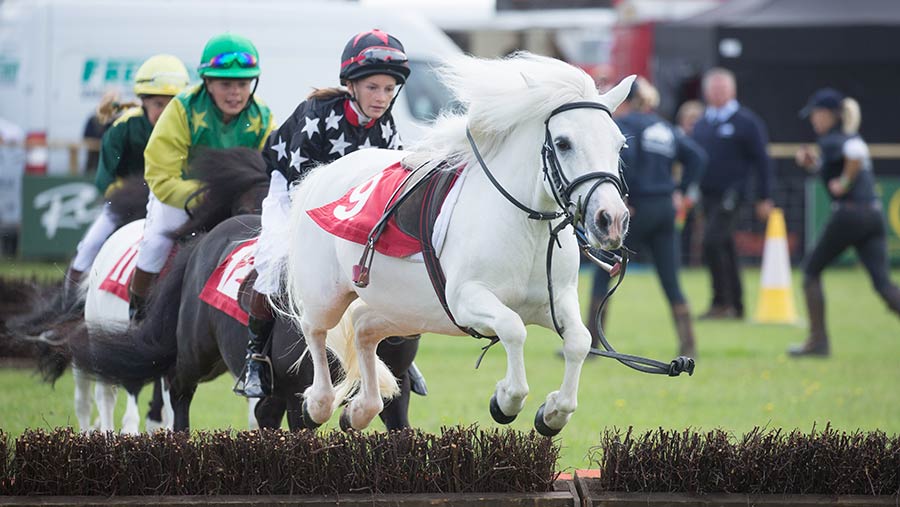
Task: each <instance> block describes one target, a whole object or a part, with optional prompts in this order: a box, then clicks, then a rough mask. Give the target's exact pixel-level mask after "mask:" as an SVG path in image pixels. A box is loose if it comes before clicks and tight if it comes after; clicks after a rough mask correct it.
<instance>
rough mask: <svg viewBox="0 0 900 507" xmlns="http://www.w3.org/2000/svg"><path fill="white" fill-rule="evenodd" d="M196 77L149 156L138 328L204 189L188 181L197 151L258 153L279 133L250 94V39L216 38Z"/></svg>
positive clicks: (135, 284)
mask: <svg viewBox="0 0 900 507" xmlns="http://www.w3.org/2000/svg"><path fill="white" fill-rule="evenodd" d="M198 72H199V74H200V77H201V78H203V83H202V84H200V85H197V86H194V87H191V88H188V89H187V90H185V91H183V92H181V93H179V94H178V95H176V96H175V98H174V99H172V101H171V102H170V103H169V105H168V106H166V109H165V110H164V111H163V112H162V115H161V116H160V117H159V121H158V122H157V124H156V127H154V129H153V133H152V134H151V135H150V140H149V141H148V142H147V148H146V150H144V164H145V170H144V179H146V180H147V186H148V187H150V198H149V201H148V202H147V221H146V222H145V223H144V236H143V238H142V239H141V243H140V246H139V250H138V256H137V267H136V268H135V270H134V276H133V277H132V279H131V285H130V287H129V293H130V296H131V303H130V314H131V315H130V316H131V318H132V320H135V321H139V320H141V319H142V318H143V315H144V311H145V306H146V299H147V295H148V294H149V292H150V288H151V286H152V284H153V282H154V280H155V279H156V277H157V275H158V274H159V272H160V271H161V270H162V268H163V265H164V264H165V263H166V259H168V257H169V253H170V252H171V250H172V246H173V245H174V243H175V240H174V239H172V238H171V237H170V233H171V232H172V231H174V230H176V229H177V228H179V227H181V226H182V225H184V223H185V222H187V220H188V214H187V212H186V211H185V209H184V208H185V204H186V203H187V201H188V199H189V198H190V196H191V195H192V194H193V193H194V192H196V191H197V189H199V187H200V184H199V183H198V182H197V180H195V179H193V178H192V177H191V160H192V158H193V157H194V155H196V153H197V150H198V149H202V148H203V147H209V148H233V147H236V146H244V147H248V148H254V149H260V148H262V146H263V145H264V144H265V141H266V138H267V137H268V136H269V133H270V132H271V131H272V127H273V125H274V121H273V119H272V113H271V112H270V111H269V108H268V106H266V105H265V104H263V103H262V101H261V100H259V98H257V97H256V96H255V95H254V93H253V92H254V91H255V90H256V86H255V83H257V82H258V78H259V53H258V52H257V51H256V46H254V45H253V43H252V42H250V40H249V39H247V38H245V37H241V36H240V35H235V34H231V33H225V34H222V35H217V36H215V37H213V38H212V39H210V40H209V42H207V43H206V47H205V48H204V49H203V56H202V57H201V61H200V66H199V68H198Z"/></svg>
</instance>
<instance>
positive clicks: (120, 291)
mask: <svg viewBox="0 0 900 507" xmlns="http://www.w3.org/2000/svg"><path fill="white" fill-rule="evenodd" d="M141 239H143V236H140V237H138V238H137V239H136V240H135V241H134V243H133V244H132V245H130V246H129V247H128V248H127V249H126V250H125V252H124V253H122V256H121V257H119V260H118V261H116V263H115V264H113V267H112V269H110V270H109V272H108V273H107V274H106V277H105V278H104V279H103V281H102V282H100V290H102V291H104V292H109V293H110V294H114V295H115V296H117V297H118V298H119V299H121V300H123V301H128V300H129V299H130V298H129V296H128V286H129V285H131V276H132V275H134V266H135V265H136V264H137V254H138V245H140V244H141Z"/></svg>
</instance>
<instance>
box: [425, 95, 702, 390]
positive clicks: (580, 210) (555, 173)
mask: <svg viewBox="0 0 900 507" xmlns="http://www.w3.org/2000/svg"><path fill="white" fill-rule="evenodd" d="M572 109H600V110H601V111H604V112H605V113H606V114H608V115H610V117H611V116H612V112H611V111H610V110H609V108H608V107H606V106H604V105H603V104H600V103H597V102H586V101H583V102H570V103H568V104H563V105H562V106H559V107H557V108H556V109H554V110H553V111H552V112H551V113H550V115H549V116H547V119H546V120H545V121H544V132H545V135H544V145H543V147H542V149H541V158H542V165H543V168H542V169H543V173H544V179H545V180H549V181H550V187H551V189H552V191H553V198H554V200H555V201H556V203H557V205H559V207H560V211H551V212H548V211H538V210H534V209H531V208H529V207H528V206H526V205H525V204H522V203H521V202H520V201H519V200H517V199H516V198H515V197H513V196H512V195H511V194H510V193H509V192H508V191H507V190H506V189H504V188H503V186H502V185H501V184H500V182H498V181H497V179H496V178H495V177H494V175H493V174H492V173H491V171H490V169H488V166H487V164H486V163H485V161H484V158H483V157H482V156H481V153H480V152H479V151H478V146H477V145H476V143H475V139H474V138H473V137H472V133H471V132H470V131H469V129H468V127H466V137H467V138H468V140H469V144H470V145H471V147H472V151H473V153H474V154H475V158H476V159H477V160H478V164H479V165H480V166H481V168H482V170H483V171H484V173H485V175H486V176H487V178H488V180H490V182H491V184H492V185H494V188H496V189H497V190H498V191H499V192H500V194H501V195H503V197H504V198H506V200H507V201H509V202H510V203H511V204H513V205H514V206H516V207H517V208H519V209H520V210H522V211H524V212H525V213H527V214H528V218H529V219H532V220H541V221H548V229H549V231H550V238H549V240H548V244H547V266H546V269H547V291H548V294H549V297H550V316H551V319H552V321H553V327H554V328H555V329H556V332H557V334H559V337H560V338H561V339H563V332H564V331H565V329H564V328H563V327H562V326H560V324H559V322H558V320H557V318H556V306H555V304H554V303H553V299H554V297H553V279H552V261H553V244H554V243H556V244H557V246H558V247H560V248H562V246H561V245H560V243H559V238H558V236H559V233H560V232H562V230H563V229H565V228H566V227H568V226H569V225H571V226H572V227H573V229H574V232H575V238H576V240H577V242H578V246H579V248H581V250H582V251H583V252H584V253H585V255H586V256H587V257H588V258H589V259H590V260H591V261H592V262H594V263H595V264H597V265H598V266H599V267H600V268H602V269H604V270H606V271H608V272H609V274H610V276H616V275H617V274H618V280H617V281H616V284H615V285H614V286H613V288H612V289H610V290H609V292H607V294H606V296H605V297H604V298H603V302H602V303H601V305H600V309H598V313H599V312H600V311H601V310H602V308H603V306H605V305H606V302H607V300H608V299H609V297H610V296H612V294H613V293H614V292H615V291H616V289H617V288H618V287H619V285H620V284H621V283H622V280H623V279H624V277H625V271H626V267H627V265H628V254H627V250H623V255H622V256H621V257H620V256H618V255H615V254H613V253H611V252H605V251H596V252H597V253H595V251H594V249H593V248H592V247H591V245H590V243H589V242H588V240H587V233H586V232H585V230H584V215H585V208H586V207H587V203H588V202H590V198H591V196H592V195H593V193H594V191H595V190H596V189H597V187H599V186H600V185H602V184H604V183H610V184H612V185H613V186H615V187H616V190H618V191H619V195H621V196H622V198H623V199H624V198H626V197H627V196H628V186H627V184H626V183H625V178H624V176H623V174H622V168H621V166H620V168H619V174H618V176H616V175H613V174H610V173H604V172H599V171H596V172H592V173H588V174H584V175H581V176H579V177H577V178H575V179H574V180H571V181H570V180H569V179H568V178H567V177H566V175H565V174H564V173H563V171H562V167H561V166H560V164H559V159H558V158H557V155H556V148H555V146H554V144H553V138H552V136H551V134H550V125H549V124H550V119H551V118H553V117H554V116H555V115H557V114H559V113H562V112H564V111H569V110H572ZM591 181H593V182H594V183H593V185H592V186H591V188H590V190H588V193H587V195H586V197H585V198H584V199H581V198H579V199H578V202H575V201H573V200H572V191H573V190H574V189H575V188H576V187H577V186H579V185H581V184H583V183H587V182H591ZM558 218H561V219H562V220H561V221H560V222H559V223H558V224H557V225H556V226H555V227H554V226H553V224H552V223H550V221H552V220H555V219H558ZM598 254H599V255H598ZM601 257H602V258H601ZM607 261H609V262H607ZM438 269H440V266H439V265H438ZM440 292H442V291H439V296H442V295H443V294H440ZM442 303H443V306H444V310H445V311H446V312H447V315H449V316H450V320H451V321H453V323H454V324H455V323H456V320H455V319H454V318H453V316H452V315H451V313H450V309H449V307H448V306H447V304H446V302H445V298H442ZM597 322H598V325H597V331H598V333H599V336H600V342H601V344H602V345H603V347H604V348H605V349H606V350H600V349H596V348H591V350H590V353H591V354H594V355H598V356H601V357H608V358H612V359H616V360H617V361H619V362H620V363H622V364H624V365H626V366H628V367H630V368H633V369H635V370H638V371H642V372H644V373H655V374H662V375H669V376H672V377H676V376H678V375H680V374H681V373H683V372H687V373H688V374H689V375H693V372H694V360H693V359H691V358H688V357H684V356H680V357H677V358H675V359H674V360H672V361H671V362H669V363H663V362H661V361H656V360H653V359H648V358H644V357H640V356H634V355H630V354H621V353H619V352H616V350H615V349H613V347H612V346H611V345H610V344H609V342H608V341H607V339H606V336H604V334H603V327H602V325H601V324H600V319H599V318H598V319H597ZM457 326H458V327H460V329H462V330H463V331H465V332H467V333H469V334H470V335H472V336H475V337H476V338H489V339H490V340H491V343H490V344H488V345H487V346H485V347H484V348H483V349H482V353H481V356H480V357H479V358H478V362H477V363H476V368H477V366H478V364H480V363H481V359H482V358H483V357H484V354H485V352H486V351H487V349H488V348H489V347H491V346H492V345H494V344H495V343H497V341H499V338H497V337H496V336H490V337H487V336H483V335H481V334H479V333H475V332H474V330H472V329H470V328H464V327H462V326H459V325H458V324H457Z"/></svg>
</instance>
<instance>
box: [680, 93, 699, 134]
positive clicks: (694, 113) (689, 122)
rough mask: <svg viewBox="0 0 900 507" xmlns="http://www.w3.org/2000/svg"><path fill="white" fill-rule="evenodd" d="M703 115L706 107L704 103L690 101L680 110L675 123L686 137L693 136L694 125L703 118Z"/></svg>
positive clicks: (682, 105)
mask: <svg viewBox="0 0 900 507" xmlns="http://www.w3.org/2000/svg"><path fill="white" fill-rule="evenodd" d="M703 113H704V107H703V103H702V102H700V101H699V100H689V101H687V102H685V103H684V104H681V107H679V108H678V113H676V114H675V122H676V123H677V124H678V128H680V129H681V131H682V132H683V133H684V134H685V135H689V136H690V135H693V133H694V125H695V124H696V123H697V120H699V119H700V117H701V116H703Z"/></svg>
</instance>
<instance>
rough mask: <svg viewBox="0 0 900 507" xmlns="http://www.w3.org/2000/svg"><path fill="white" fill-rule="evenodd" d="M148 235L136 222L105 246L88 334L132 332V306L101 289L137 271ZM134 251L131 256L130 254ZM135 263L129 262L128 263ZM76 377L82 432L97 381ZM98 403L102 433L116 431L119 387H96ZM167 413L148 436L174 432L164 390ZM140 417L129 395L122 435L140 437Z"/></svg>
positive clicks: (88, 307)
mask: <svg viewBox="0 0 900 507" xmlns="http://www.w3.org/2000/svg"><path fill="white" fill-rule="evenodd" d="M143 232H144V220H143V219H142V220H136V221H134V222H131V223H129V224H127V225H125V226H124V227H122V228H121V229H119V230H117V231H116V232H115V233H113V235H112V236H110V237H109V239H108V240H107V241H106V243H104V244H103V247H102V248H101V249H100V253H99V254H97V258H96V259H95V260H94V263H93V265H92V266H91V270H90V276H89V279H88V287H87V294H86V299H85V303H84V320H85V324H86V325H87V327H88V332H89V333H91V332H94V333H104V334H111V335H112V334H116V333H119V332H122V331H124V330H126V329H127V328H128V323H129V318H128V302H127V301H125V300H123V299H122V298H120V297H118V296H116V295H114V294H111V293H110V292H108V291H106V290H102V289H100V285H101V284H102V283H103V281H104V280H106V278H107V277H108V276H110V273H114V274H113V276H118V277H120V278H121V279H122V280H123V281H125V280H127V279H128V276H129V275H130V273H131V271H132V270H133V268H134V256H133V255H131V254H133V253H135V251H134V248H135V247H136V245H137V242H138V241H139V240H140V238H141V236H142V235H143ZM129 250H131V252H129ZM129 260H130V261H131V262H128V261H129ZM72 373H73V375H74V377H75V412H76V415H77V417H78V423H79V425H80V426H81V429H82V431H85V430H87V429H89V428H91V424H90V415H91V400H90V395H89V392H90V383H91V381H92V380H93V377H91V376H88V375H87V374H84V373H82V372H81V371H79V370H78V368H77V367H75V366H74V365H73V367H72ZM94 393H95V396H94V399H95V401H96V403H97V411H98V413H99V423H100V424H99V428H98V429H100V430H101V431H113V430H114V429H115V423H114V421H113V410H114V409H115V405H116V386H113V385H110V384H106V383H103V382H101V381H97V382H96V384H95V387H94ZM162 399H163V409H162V422H161V423H160V422H156V421H153V420H152V419H149V418H148V419H147V420H146V421H145V429H146V430H147V431H148V432H151V431H154V430H156V429H159V428H165V429H169V430H171V429H172V427H173V423H174V413H173V410H172V403H171V400H170V397H169V391H168V389H166V388H165V383H164V387H163V390H162ZM258 401H259V400H258V399H251V400H249V402H248V403H249V415H248V418H247V421H248V426H249V427H250V429H255V428H257V427H258V425H257V421H256V416H255V415H254V409H255V407H256V403H257V402H258ZM139 423H140V413H139V409H138V405H137V395H136V394H135V395H132V394H130V393H129V395H128V403H127V406H126V409H125V414H124V416H123V417H122V432H123V433H131V434H137V433H139V431H140V430H139Z"/></svg>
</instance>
